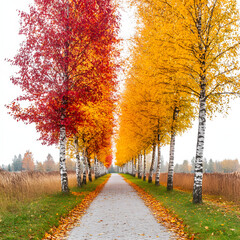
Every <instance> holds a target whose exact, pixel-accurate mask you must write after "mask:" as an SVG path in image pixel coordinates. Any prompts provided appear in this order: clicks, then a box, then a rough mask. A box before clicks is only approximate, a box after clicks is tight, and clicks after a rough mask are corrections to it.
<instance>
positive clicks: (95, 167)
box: [94, 157, 98, 179]
mask: <svg viewBox="0 0 240 240" xmlns="http://www.w3.org/2000/svg"><path fill="white" fill-rule="evenodd" d="M97 166H98V160H97V157H95V159H94V176H95V179H97V178H98V175H97Z"/></svg>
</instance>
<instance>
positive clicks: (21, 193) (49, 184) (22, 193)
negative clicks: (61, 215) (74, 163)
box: [0, 171, 77, 211]
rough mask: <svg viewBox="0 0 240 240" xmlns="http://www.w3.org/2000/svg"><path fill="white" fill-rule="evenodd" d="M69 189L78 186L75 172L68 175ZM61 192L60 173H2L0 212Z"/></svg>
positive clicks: (0, 175)
mask: <svg viewBox="0 0 240 240" xmlns="http://www.w3.org/2000/svg"><path fill="white" fill-rule="evenodd" d="M68 181H69V187H73V186H76V185H77V181H76V174H75V172H69V173H68ZM59 191H61V182H60V175H59V172H50V173H43V172H19V173H15V172H6V171H0V211H1V210H2V211H4V210H6V209H8V207H9V206H12V205H14V204H17V203H19V202H26V201H29V200H33V199H36V198H38V197H40V196H43V195H46V194H53V193H56V192H59Z"/></svg>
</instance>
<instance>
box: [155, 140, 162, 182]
mask: <svg viewBox="0 0 240 240" xmlns="http://www.w3.org/2000/svg"><path fill="white" fill-rule="evenodd" d="M158 139H159V137H158ZM157 149H158V158H157V170H156V177H155V185H157V186H159V185H160V171H161V147H160V143H159V142H158V144H157Z"/></svg>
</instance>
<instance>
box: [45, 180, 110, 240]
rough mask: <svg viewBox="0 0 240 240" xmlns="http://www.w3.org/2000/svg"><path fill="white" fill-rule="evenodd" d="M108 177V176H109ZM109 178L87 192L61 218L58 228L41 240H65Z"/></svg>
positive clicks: (52, 229)
mask: <svg viewBox="0 0 240 240" xmlns="http://www.w3.org/2000/svg"><path fill="white" fill-rule="evenodd" d="M109 177H110V176H109ZM109 177H108V178H107V179H106V181H104V182H103V183H102V184H100V185H99V186H97V188H96V189H95V190H94V191H93V192H88V195H86V197H85V198H84V199H83V200H82V202H81V203H80V204H78V205H77V206H76V207H75V208H74V209H72V210H71V211H70V212H69V214H68V215H67V216H66V217H64V218H63V217H62V218H61V219H60V221H59V226H58V227H53V228H51V229H50V230H49V232H47V233H45V236H44V237H43V239H42V240H49V239H54V240H63V239H66V233H67V232H69V231H70V230H71V229H72V228H73V227H75V226H76V225H77V223H78V222H79V220H80V218H81V217H82V216H83V215H84V214H85V212H86V210H87V208H88V207H89V205H90V204H91V202H92V201H93V200H94V198H95V197H96V196H97V195H98V194H99V192H100V191H101V190H102V189H103V187H104V185H105V184H106V183H107V181H108V179H109ZM74 195H75V194H74Z"/></svg>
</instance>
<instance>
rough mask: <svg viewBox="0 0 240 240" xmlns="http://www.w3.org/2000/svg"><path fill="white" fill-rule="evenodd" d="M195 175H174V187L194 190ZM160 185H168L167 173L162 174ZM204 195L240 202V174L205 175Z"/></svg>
mask: <svg viewBox="0 0 240 240" xmlns="http://www.w3.org/2000/svg"><path fill="white" fill-rule="evenodd" d="M193 181H194V174H191V173H174V177H173V185H174V187H175V188H179V189H182V190H187V191H192V190H193ZM160 183H161V184H162V185H166V184H167V173H161V175H160ZM203 193H204V194H209V195H217V196H222V197H223V198H225V199H226V200H230V201H235V202H240V173H239V172H234V173H205V174H203Z"/></svg>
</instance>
